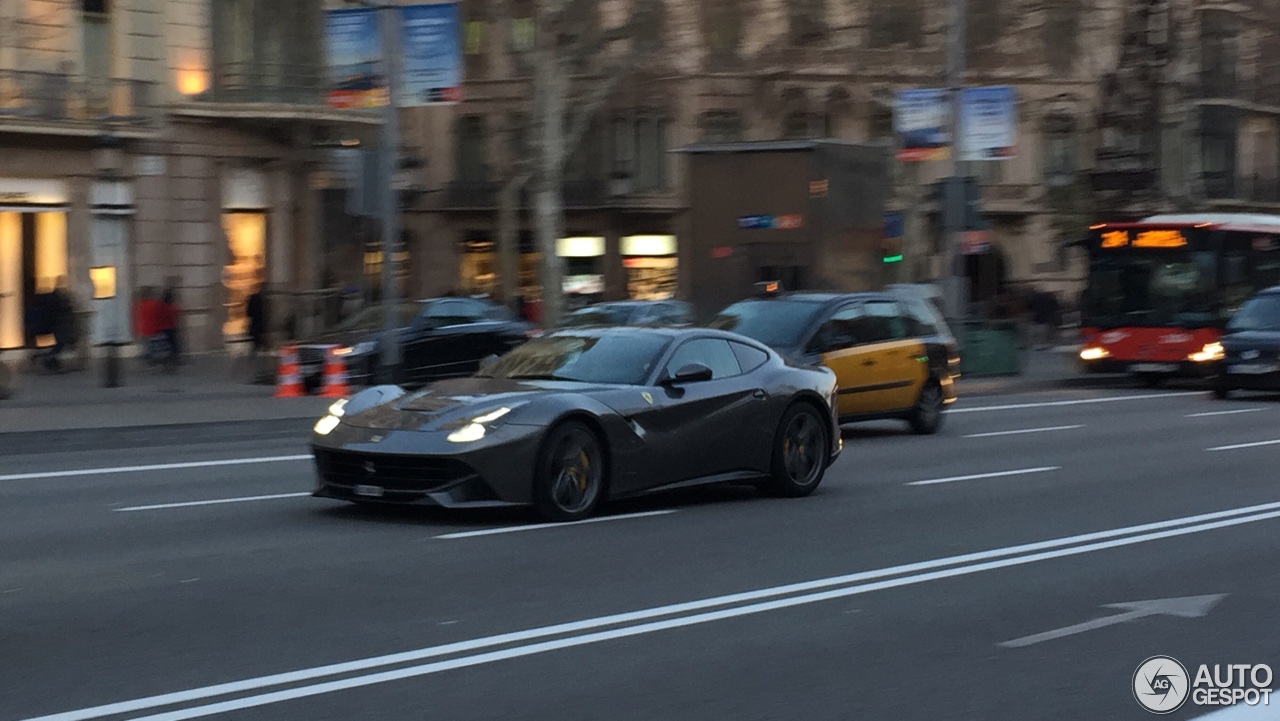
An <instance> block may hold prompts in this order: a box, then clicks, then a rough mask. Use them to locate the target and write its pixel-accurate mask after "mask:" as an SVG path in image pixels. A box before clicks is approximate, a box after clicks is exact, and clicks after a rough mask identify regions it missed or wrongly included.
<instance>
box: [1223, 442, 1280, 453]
mask: <svg viewBox="0 0 1280 721" xmlns="http://www.w3.org/2000/svg"><path fill="white" fill-rule="evenodd" d="M1274 445H1280V441H1257V442H1254V443H1237V444H1235V445H1233V446H1215V447H1213V448H1206V449H1205V450H1206V451H1237V450H1240V449H1241V448H1258V447H1260V446H1274Z"/></svg>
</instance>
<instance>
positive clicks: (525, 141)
mask: <svg viewBox="0 0 1280 721" xmlns="http://www.w3.org/2000/svg"><path fill="white" fill-rule="evenodd" d="M507 122H508V126H507V128H508V130H507V140H508V142H509V146H508V148H507V151H508V152H509V153H511V160H512V162H513V163H518V162H520V161H521V160H524V159H525V158H528V157H530V156H531V155H532V153H531V150H532V149H531V147H530V145H529V136H530V132H529V127H530V126H529V116H528V115H527V114H525V113H512V114H511V117H510V118H509V119H508V121H507Z"/></svg>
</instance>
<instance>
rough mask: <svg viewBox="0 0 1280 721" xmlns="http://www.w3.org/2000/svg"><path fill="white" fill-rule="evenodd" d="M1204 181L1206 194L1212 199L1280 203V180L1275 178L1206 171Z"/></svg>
mask: <svg viewBox="0 0 1280 721" xmlns="http://www.w3.org/2000/svg"><path fill="white" fill-rule="evenodd" d="M1203 181H1204V191H1205V196H1206V197H1208V198H1209V199H1210V200H1226V201H1240V202H1247V203H1277V204H1280V181H1277V180H1276V179H1274V178H1263V177H1260V176H1243V177H1238V178H1237V177H1234V176H1232V175H1231V174H1230V173H1205V174H1204V176H1203Z"/></svg>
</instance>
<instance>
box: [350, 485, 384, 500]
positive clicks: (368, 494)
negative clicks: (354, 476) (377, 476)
mask: <svg viewBox="0 0 1280 721" xmlns="http://www.w3.org/2000/svg"><path fill="white" fill-rule="evenodd" d="M351 490H352V491H353V492H354V493H355V494H356V495H357V496H364V497H365V498H382V494H383V493H385V492H386V491H384V490H383V488H382V486H356V487H355V488H353V489H351Z"/></svg>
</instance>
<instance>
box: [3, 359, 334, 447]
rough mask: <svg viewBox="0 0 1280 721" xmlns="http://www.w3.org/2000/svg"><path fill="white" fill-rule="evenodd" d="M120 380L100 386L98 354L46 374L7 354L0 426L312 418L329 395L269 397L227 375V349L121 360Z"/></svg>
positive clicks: (27, 428)
mask: <svg viewBox="0 0 1280 721" xmlns="http://www.w3.org/2000/svg"><path fill="white" fill-rule="evenodd" d="M121 368H122V374H121V386H120V387H118V388H104V387H103V384H102V380H103V374H102V365H101V361H97V360H95V361H93V362H91V363H90V365H89V367H88V368H87V369H84V370H74V371H70V372H67V373H62V374H58V375H49V374H44V373H39V372H32V371H29V370H25V369H24V370H18V369H16V368H15V367H14V364H13V362H12V361H10V362H9V370H10V371H11V376H10V378H11V388H10V393H9V398H8V399H7V400H0V433H22V432H32V431H49V430H69V429H103V428H128V427H133V428H136V427H145V426H173V425H187V424H207V423H237V422H245V421H261V420H288V419H308V418H318V417H319V416H320V415H322V414H323V413H324V409H325V408H326V407H328V405H329V404H330V403H332V402H333V401H332V399H328V398H318V397H308V398H273V397H272V396H273V394H274V393H275V388H273V387H272V386H265V385H252V384H250V383H249V382H248V381H247V379H237V378H234V377H233V375H232V365H231V358H230V357H229V356H226V355H207V356H193V357H191V358H190V359H189V361H188V363H187V364H186V365H183V366H182V367H180V368H179V369H178V370H177V371H176V372H175V373H172V374H166V373H163V372H161V371H160V370H159V369H151V368H146V367H145V366H144V365H143V364H142V363H141V362H140V361H138V360H137V359H134V358H123V359H121Z"/></svg>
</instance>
